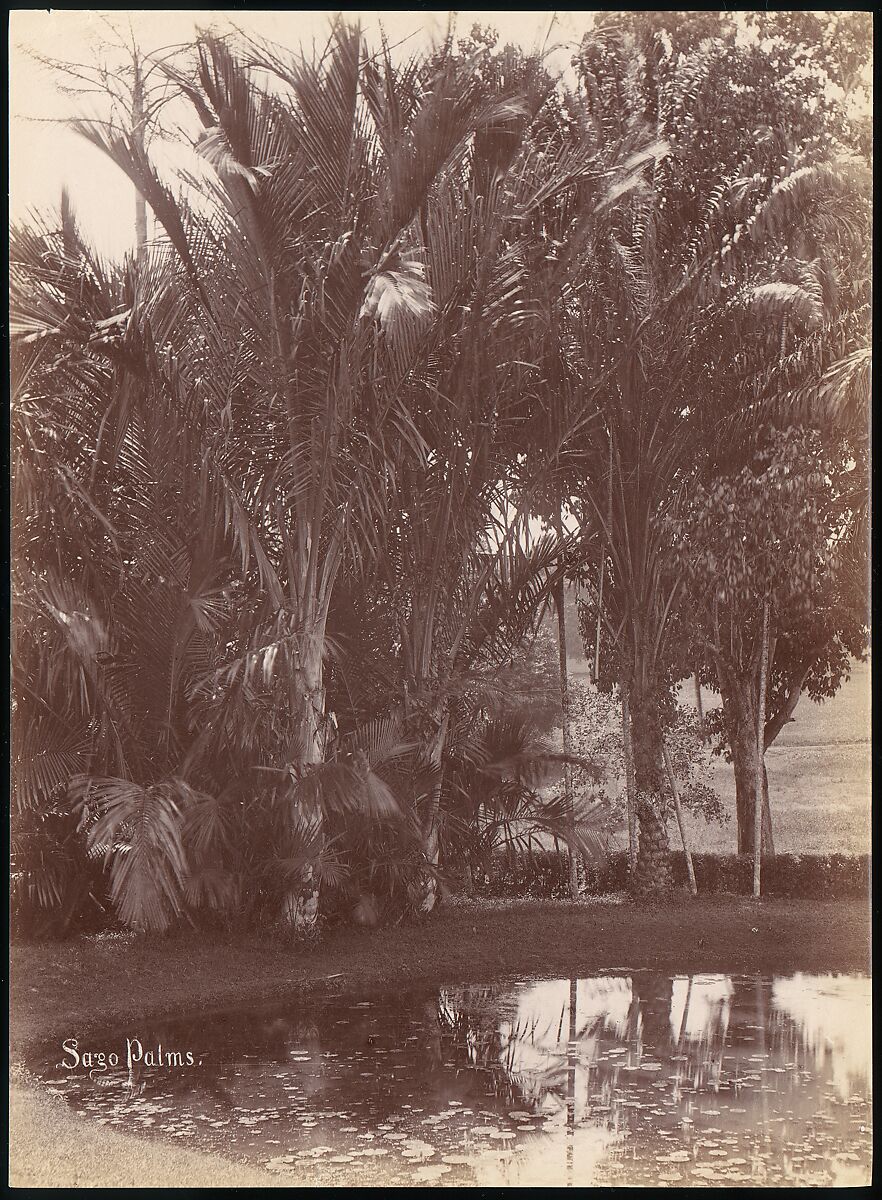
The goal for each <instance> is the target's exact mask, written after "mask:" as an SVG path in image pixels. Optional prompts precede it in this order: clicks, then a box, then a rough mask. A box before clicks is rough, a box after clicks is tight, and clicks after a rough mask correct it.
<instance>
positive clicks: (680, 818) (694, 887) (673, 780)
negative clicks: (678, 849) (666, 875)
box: [663, 746, 698, 896]
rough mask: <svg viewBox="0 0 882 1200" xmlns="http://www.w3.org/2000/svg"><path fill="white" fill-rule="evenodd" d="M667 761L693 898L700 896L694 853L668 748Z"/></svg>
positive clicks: (665, 756)
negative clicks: (687, 835)
mask: <svg viewBox="0 0 882 1200" xmlns="http://www.w3.org/2000/svg"><path fill="white" fill-rule="evenodd" d="M663 753H664V759H665V770H666V771H667V773H668V783H669V784H670V785H671V795H672V796H673V798H674V811H675V813H676V814H677V827H678V829H679V830H680V841H681V842H682V843H683V854H684V856H685V858H686V872H687V874H688V876H689V890H690V892H691V893H692V895H693V896H697V895H698V885H697V884H696V882H695V868H694V867H693V865H692V853H691V851H690V849H689V846H688V844H687V842H686V827H685V826H684V824H683V808H682V806H681V804H680V789H679V788H678V787H677V777H676V775H675V774H674V766H673V763H672V762H671V758H670V755H669V754H668V750H667V747H666V746H665V747H664V750H663Z"/></svg>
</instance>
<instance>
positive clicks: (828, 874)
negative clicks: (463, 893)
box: [475, 850, 870, 900]
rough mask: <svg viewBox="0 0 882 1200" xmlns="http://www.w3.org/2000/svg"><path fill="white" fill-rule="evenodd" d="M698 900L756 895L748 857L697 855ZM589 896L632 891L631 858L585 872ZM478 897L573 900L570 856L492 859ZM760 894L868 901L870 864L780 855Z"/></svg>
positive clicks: (844, 857) (675, 862)
mask: <svg viewBox="0 0 882 1200" xmlns="http://www.w3.org/2000/svg"><path fill="white" fill-rule="evenodd" d="M692 863H693V866H694V868H695V881H696V884H697V886H698V893H699V895H720V894H727V893H728V894H734V895H738V896H749V895H751V893H752V891H753V860H752V858H751V857H750V856H749V855H745V854H741V855H739V854H693V856H692ZM671 866H672V876H673V882H674V886H675V887H681V888H686V887H687V886H688V875H687V872H686V859H685V856H684V854H683V853H682V851H678V852H674V853H672V854H671ZM584 874H585V894H586V895H589V896H602V895H607V894H609V893H611V892H622V891H627V889H628V855H627V853H626V852H624V851H616V852H614V853H612V854H609V855H608V856H607V857H606V858H605V859H603V860H602V861H600V862H590V863H587V864H586V866H585V873H584ZM475 892H476V894H477V895H479V896H486V897H488V898H494V899H496V898H503V897H508V898H512V899H514V898H527V897H534V898H536V899H566V898H567V897H568V896H569V869H568V864H567V856H566V855H565V854H560V853H556V852H555V851H553V850H548V851H539V852H536V853H534V854H533V855H531V856H530V857H529V858H527V857H522V858H517V859H514V860H508V859H505V858H503V857H499V858H496V859H494V861H493V863H492V864H491V866H490V869H489V871H488V872H487V874H486V875H485V877H484V878H483V879H481V880H476V886H475ZM762 892H763V895H764V896H777V897H779V898H781V899H789V900H815V899H818V900H845V899H853V898H854V899H865V898H867V897H868V896H869V892H870V859H869V856H868V855H866V854H778V855H776V856H775V857H774V858H767V859H764V860H763V871H762Z"/></svg>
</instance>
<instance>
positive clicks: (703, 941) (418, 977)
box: [10, 896, 869, 1052]
mask: <svg viewBox="0 0 882 1200" xmlns="http://www.w3.org/2000/svg"><path fill="white" fill-rule="evenodd" d="M868 966H869V911H868V906H867V905H866V903H864V902H861V901H804V900H803V901H789V900H766V901H763V902H761V903H760V904H755V903H754V902H752V901H751V900H748V899H741V898H738V897H732V896H721V897H708V898H704V899H702V898H699V899H697V900H689V899H688V898H686V897H684V898H682V899H676V900H672V901H670V902H669V903H666V904H661V905H656V906H653V907H651V908H649V907H642V906H638V905H636V904H633V903H631V902H629V901H623V902H621V903H610V902H608V901H594V902H591V901H585V902H581V903H577V904H566V903H561V902H555V901H507V902H506V901H500V902H496V903H492V904H489V903H488V904H473V905H465V904H463V905H456V906H450V907H447V908H445V909H442V910H441V911H440V912H439V913H438V914H437V915H435V916H433V917H432V918H430V919H429V920H427V921H424V922H421V923H415V924H411V925H401V926H396V927H394V928H389V929H380V930H376V931H374V932H362V931H358V930H341V931H339V932H337V933H335V934H332V935H329V936H328V937H327V938H326V939H325V940H324V941H323V942H321V943H320V944H319V945H318V946H316V947H315V948H312V949H309V950H304V949H302V948H300V947H297V946H292V945H286V944H285V943H284V942H280V941H279V940H278V939H275V938H273V937H271V936H263V937H257V938H255V937H253V936H249V937H237V938H209V937H207V936H205V935H196V934H193V935H188V936H185V937H171V938H152V939H146V938H134V937H129V938H126V937H105V938H98V939H82V940H78V941H74V942H63V943H43V944H38V945H23V946H17V947H14V948H13V951H12V990H11V1030H10V1032H11V1039H12V1045H13V1048H14V1051H15V1052H20V1051H21V1050H23V1049H24V1048H25V1047H26V1046H27V1044H28V1043H32V1042H34V1041H36V1040H40V1039H42V1038H44V1037H54V1036H56V1035H61V1036H67V1035H71V1036H73V1035H74V1034H76V1033H78V1032H82V1031H83V1030H85V1029H88V1028H90V1027H95V1026H96V1025H101V1024H108V1023H111V1022H113V1021H116V1020H122V1019H125V1018H127V1017H130V1016H135V1015H139V1016H142V1015H148V1014H150V1015H160V1014H161V1013H172V1012H175V1011H177V1010H183V1009H186V1008H189V1007H209V1006H213V1007H223V1006H235V1005H237V1004H246V1003H249V1002H252V1001H255V1002H256V1001H258V1000H264V999H265V1000H268V1001H270V1000H273V999H284V998H285V997H286V996H288V995H290V994H291V992H292V991H295V990H297V989H300V988H328V989H335V990H342V989H346V988H350V987H352V988H366V989H371V988H374V989H379V988H382V987H386V986H389V985H392V986H398V985H401V984H406V983H407V982H408V981H411V980H412V981H427V982H438V983H443V982H451V981H455V982H462V983H466V982H480V981H482V980H488V979H491V978H493V977H494V976H498V975H516V974H528V975H530V974H534V975H545V976H555V975H564V976H572V975H585V974H591V973H593V972H597V971H602V970H603V969H605V968H611V967H625V968H629V967H647V968H653V969H656V970H660V971H672V972H696V971H726V972H730V973H750V972H754V971H757V972H764V973H772V972H774V973H787V972H792V971H812V970H817V971H830V970H866V969H868Z"/></svg>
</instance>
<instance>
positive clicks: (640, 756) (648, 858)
mask: <svg viewBox="0 0 882 1200" xmlns="http://www.w3.org/2000/svg"><path fill="white" fill-rule="evenodd" d="M629 699H630V709H631V748H632V753H633V758H634V781H635V784H636V789H637V804H636V808H637V828H638V833H637V840H638V846H637V869H636V872H635V875H634V880H633V889H634V893H635V895H638V896H648V895H652V894H653V893H658V892H662V891H665V890H666V889H667V888H668V887H669V886H670V882H671V864H670V849H669V846H668V828H667V820H666V818H667V800H666V797H665V788H664V765H663V747H664V742H663V739H662V726H661V718H660V714H659V710H658V701H657V699H656V697H655V694H654V690H653V688H652V687H651V686H649V687H645V686H644V687H642V688H640V689H638V688H637V687H634V686H632V688H631V694H630V697H629Z"/></svg>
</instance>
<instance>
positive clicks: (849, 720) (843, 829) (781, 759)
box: [613, 663, 870, 854]
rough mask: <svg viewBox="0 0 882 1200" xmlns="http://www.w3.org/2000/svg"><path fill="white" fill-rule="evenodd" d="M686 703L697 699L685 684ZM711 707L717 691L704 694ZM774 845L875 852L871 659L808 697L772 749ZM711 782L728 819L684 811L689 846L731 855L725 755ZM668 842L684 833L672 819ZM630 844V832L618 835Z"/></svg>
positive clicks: (804, 850) (731, 801) (731, 790)
mask: <svg viewBox="0 0 882 1200" xmlns="http://www.w3.org/2000/svg"><path fill="white" fill-rule="evenodd" d="M681 702H682V703H683V704H694V692H693V691H692V689H691V687H689V686H688V685H684V687H683V689H682V690H681ZM704 703H705V707H706V708H714V707H717V706H718V705H719V703H720V701H719V697H718V696H714V695H712V694H711V693H705V694H704ZM766 770H767V771H768V775H769V789H770V802H771V806H772V824H773V828H774V834H775V849H776V850H779V851H782V852H789V853H791V854H835V853H840V854H868V853H869V852H870V666H869V664H868V663H855V665H854V667H853V670H852V675H851V678H850V679H849V681H848V683H846V684H845V685H844V686H843V687H842V688H840V690H839V691H838V692H837V694H836V695H835V696H834V697H833V698H832V699H830V700H827V701H825V703H823V704H813V703H812V701H811V700H809V699H808V698H803V699H802V700H801V701H800V703H799V705H798V706H797V709H796V714H795V719H794V721H793V722H792V723H791V724H789V725H788V726H786V728H785V729H784V730H782V732H781V734H780V735H779V737H778V739H777V741H776V742H775V744H774V745H773V746H772V747H771V748H770V749H769V751H768V753H767V754H766ZM712 771H713V787H714V789H715V790H716V792H717V794H718V795H719V797H720V799H721V800H722V801H723V804H724V806H725V808H726V811H727V812H728V813H729V821H728V822H727V823H726V824H725V825H717V824H713V825H709V824H708V823H707V822H706V821H704V820H702V819H701V818H697V819H696V818H693V817H691V816H690V815H689V814H688V813H687V814H686V828H687V837H688V839H689V848H690V850H694V851H696V852H699V851H705V852H708V853H715V852H716V853H724V854H732V853H734V852H735V850H736V848H737V840H738V833H737V825H736V823H735V777H734V774H733V771H732V767H731V765H730V764H729V763H727V762H725V761H724V760H723V759H722V758H719V759H715V760H714V762H713V764H712ZM670 842H671V846H672V847H676V848H678V849H679V847H680V835H679V832H678V830H677V825H676V822H675V821H673V820H672V821H671V827H670ZM613 844H614V845H615V846H617V847H618V848H624V846H626V845H627V833H624V834H620V835H619V836H618V837H616V838H614V839H613Z"/></svg>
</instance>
